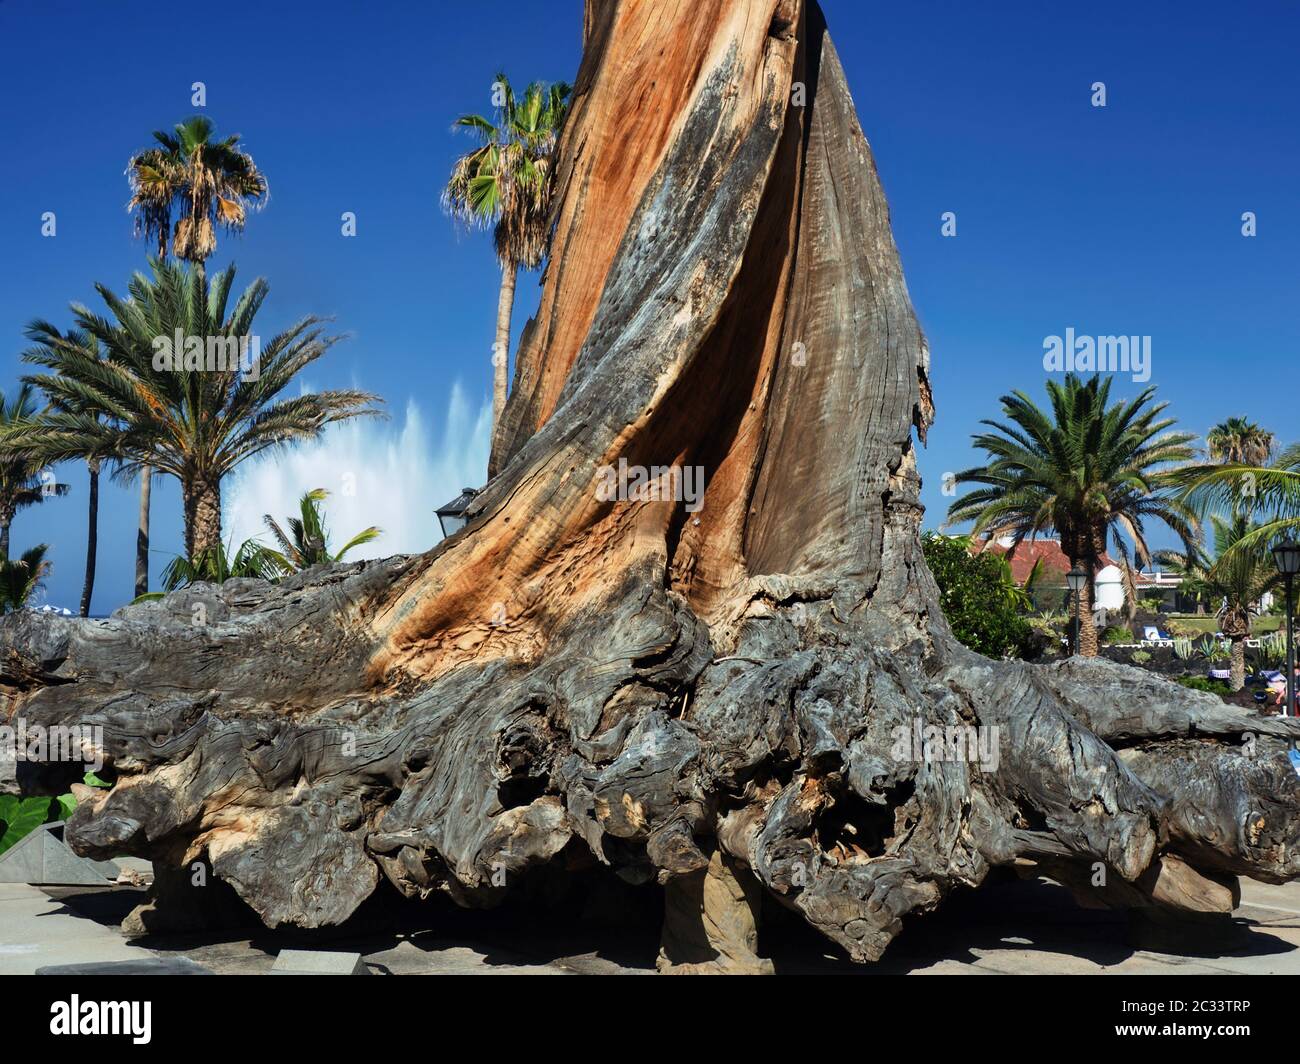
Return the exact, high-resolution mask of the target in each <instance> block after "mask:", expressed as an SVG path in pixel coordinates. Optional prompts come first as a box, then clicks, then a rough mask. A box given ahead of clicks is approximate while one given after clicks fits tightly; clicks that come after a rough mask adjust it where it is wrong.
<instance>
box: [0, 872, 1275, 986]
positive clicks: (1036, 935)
mask: <svg viewBox="0 0 1300 1064" xmlns="http://www.w3.org/2000/svg"><path fill="white" fill-rule="evenodd" d="M614 889H615V891H617V890H623V891H624V892H625V893H624V895H617V894H615V895H611V896H608V897H606V898H604V899H596V900H594V901H593V900H592V899H590V898H589V899H588V900H587V901H586V903H585V904H584V905H582V906H576V907H575V906H569V907H568V908H567V909H560V910H551V911H548V912H545V913H541V914H539V913H537V912H536V911H531V912H530V911H523V910H520V911H510V910H497V911H496V912H491V913H481V912H479V913H469V912H464V911H462V910H458V909H455V908H454V907H452V906H450V905H449V904H443V903H441V902H426V903H423V904H421V905H418V906H416V905H407V904H406V903H393V904H390V905H387V906H386V907H382V906H381V907H374V908H372V909H371V910H370V911H367V912H363V913H362V914H359V916H358V917H357V918H354V919H353V920H352V921H349V923H348V924H347V925H345V926H344V927H340V928H331V929H324V930H320V931H314V932H309V931H300V930H293V929H287V930H277V931H268V930H265V929H262V928H255V929H250V928H244V929H241V930H233V931H228V932H222V933H205V934H202V935H151V936H149V937H147V938H144V939H137V940H135V941H133V942H127V941H126V940H125V938H124V937H123V936H122V934H121V932H120V931H119V930H118V928H117V923H118V921H120V920H121V918H122V917H123V916H124V915H125V914H126V913H127V912H128V911H129V910H130V909H131V908H132V907H133V906H134V905H135V904H137V903H138V902H139V901H140V900H141V898H142V897H143V894H142V892H141V891H139V890H137V889H131V888H122V887H105V888H84V887H69V888H53V887H51V888H44V889H42V888H37V887H30V886H15V885H7V884H5V885H0V974H30V973H32V972H34V971H35V970H36V969H37V968H38V967H42V966H45V965H53V964H69V963H78V962H80V963H85V962H93V961H123V960H143V959H147V958H150V957H160V958H169V957H177V956H181V957H187V958H189V959H191V960H193V961H196V962H198V963H199V964H202V965H204V966H205V967H207V968H208V969H210V970H212V971H214V972H218V973H222V974H247V975H255V974H263V973H266V972H268V971H270V969H271V966H272V964H273V963H274V960H275V957H276V955H277V954H278V952H279V951H280V950H281V949H286V948H297V949H327V950H340V951H356V952H360V953H362V954H363V956H364V958H365V961H366V964H367V966H368V967H369V968H370V970H371V971H372V972H374V973H376V974H391V975H426V974H484V975H486V974H510V973H528V974H537V975H562V974H571V973H579V972H580V973H591V974H627V975H635V974H645V973H649V972H652V971H653V970H654V957H655V949H656V944H657V919H658V918H657V914H655V912H654V911H653V901H652V900H651V899H653V894H648V893H638V892H632V891H630V890H628V889H627V888H621V887H618V888H614ZM1162 935H1163V938H1162V940H1161V948H1160V949H1146V948H1141V947H1140V945H1135V944H1134V943H1135V942H1139V943H1141V941H1142V939H1140V938H1135V937H1134V933H1133V930H1132V928H1131V927H1130V923H1129V920H1128V918H1127V917H1126V916H1125V915H1124V914H1122V913H1113V912H1105V911H1101V912H1098V911H1092V910H1083V909H1079V908H1077V907H1076V906H1075V905H1074V904H1073V902H1072V901H1071V899H1070V897H1069V895H1068V894H1067V893H1066V892H1065V891H1064V890H1062V889H1061V888H1059V887H1057V886H1056V885H1054V884H1052V883H1049V882H1047V881H1042V880H1039V881H1030V882H1017V881H1014V880H1008V881H1005V882H999V883H996V884H986V885H985V886H984V887H982V888H981V889H980V890H979V891H975V892H967V893H962V894H958V895H954V896H953V897H950V898H949V899H948V901H947V902H946V903H945V904H944V906H943V908H941V909H940V911H939V912H937V913H934V914H930V915H928V916H922V917H919V918H916V919H913V920H911V921H910V922H909V923H908V925H907V928H906V930H905V931H904V933H903V934H902V935H901V936H900V937H899V938H898V940H897V941H895V942H894V944H893V945H892V946H891V947H890V950H889V952H888V953H887V954H886V956H885V958H884V959H883V960H882V961H881V962H880V963H878V964H875V965H870V966H861V967H860V966H857V965H853V964H850V963H848V962H847V961H845V960H844V959H843V958H842V957H840V956H839V955H838V953H837V952H836V951H835V949H834V948H833V947H831V946H830V945H829V944H828V943H827V942H825V941H824V940H823V939H821V938H820V936H817V935H815V934H813V933H812V932H810V931H808V930H807V929H806V928H805V927H804V926H803V925H802V924H801V923H800V922H798V921H796V920H794V919H793V918H790V917H786V916H783V915H782V914H781V913H780V912H779V911H777V912H775V913H773V914H772V918H771V919H768V922H767V924H766V925H765V928H764V935H763V940H762V943H761V945H762V949H763V951H764V952H765V953H766V954H767V955H769V956H771V957H772V958H773V960H774V961H775V962H776V966H777V970H778V971H779V972H788V973H800V972H821V973H832V972H841V973H844V974H858V975H896V974H909V975H939V974H956V975H1001V974H1044V975H1047V974H1067V973H1068V974H1103V975H1129V974H1169V975H1197V974H1218V975H1222V974H1254V975H1273V974H1300V883H1297V884H1289V885H1287V886H1282V887H1274V886H1267V885H1265V884H1260V883H1253V882H1250V881H1244V882H1243V884H1242V904H1241V907H1240V908H1239V909H1238V910H1237V912H1236V913H1235V914H1234V918H1233V920H1232V921H1231V923H1230V924H1228V925H1227V930H1226V934H1225V933H1224V931H1222V930H1220V932H1219V933H1217V934H1214V935H1213V936H1211V938H1212V939H1213V940H1211V938H1207V937H1205V935H1203V934H1202V933H1201V932H1199V931H1198V930H1196V929H1191V930H1188V929H1185V928H1176V929H1174V931H1173V933H1172V934H1170V932H1169V929H1167V928H1166V929H1164V930H1163V932H1162Z"/></svg>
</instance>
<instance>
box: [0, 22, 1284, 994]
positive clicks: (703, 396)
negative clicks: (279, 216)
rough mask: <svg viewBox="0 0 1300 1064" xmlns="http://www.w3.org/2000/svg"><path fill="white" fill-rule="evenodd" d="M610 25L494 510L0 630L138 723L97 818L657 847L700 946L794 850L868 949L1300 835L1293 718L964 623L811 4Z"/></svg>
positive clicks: (41, 713) (896, 310)
mask: <svg viewBox="0 0 1300 1064" xmlns="http://www.w3.org/2000/svg"><path fill="white" fill-rule="evenodd" d="M586 30H587V47H586V51H585V55H584V59H583V63H582V67H581V70H580V71H579V74H578V77H577V82H576V87H575V92H574V102H573V110H572V114H571V117H570V119H569V121H568V123H567V125H566V128H565V130H564V134H563V137H562V141H561V144H560V148H559V160H560V170H559V172H558V177H559V180H560V184H559V190H560V191H559V198H558V206H557V214H556V230H555V237H554V243H553V247H552V255H551V263H550V267H549V268H548V271H547V274H546V277H545V284H544V288H543V293H542V299H541V305H540V307H539V310H538V313H537V315H536V317H535V318H534V320H533V321H532V322H531V323H530V324H529V326H528V329H527V332H526V334H525V338H524V341H523V343H522V345H521V349H520V352H519V355H518V359H517V367H516V374H515V390H514V393H513V394H512V396H511V398H510V401H509V404H508V405H507V407H506V410H505V412H504V415H503V418H502V420H501V422H500V423H499V425H498V432H497V435H496V447H495V452H494V455H493V460H492V469H493V471H494V475H493V477H492V478H491V480H490V481H489V483H488V484H487V486H486V487H485V489H484V490H483V491H482V493H481V494H479V496H478V497H477V498H476V499H475V501H474V503H473V504H472V506H471V509H470V512H469V514H468V517H469V520H468V523H467V525H466V527H465V528H464V529H463V530H462V531H461V532H459V533H458V534H457V535H455V536H453V537H451V538H450V539H448V540H445V541H444V542H443V543H441V544H439V546H438V547H436V548H435V549H433V550H432V551H430V552H429V553H427V554H425V555H422V556H419V557H411V558H396V559H390V560H389V561H386V562H377V563H359V564H355V565H349V566H338V567H335V568H333V569H330V570H324V571H320V570H318V571H313V572H311V573H305V574H300V575H298V576H294V577H291V578H289V579H287V580H286V581H284V582H283V583H282V584H281V585H279V586H278V587H270V586H268V585H265V584H262V583H260V582H256V581H242V580H240V581H230V582H228V583H227V584H225V585H224V586H223V587H220V588H216V587H210V586H199V587H195V588H191V589H188V590H186V591H182V592H177V593H175V594H172V595H169V596H168V597H167V598H166V599H164V600H162V601H161V602H155V603H145V604H141V605H139V606H131V607H128V608H126V609H124V610H122V611H120V613H119V614H118V616H117V617H115V618H114V619H113V620H111V621H108V622H100V623H98V624H94V625H88V624H85V623H79V622H73V621H69V620H66V619H49V618H43V617H36V616H32V615H28V614H22V615H19V616H16V617H13V618H10V619H8V620H7V621H6V622H5V625H4V627H3V628H2V629H0V635H2V636H3V640H4V643H5V644H6V648H7V654H6V658H5V660H6V662H7V664H6V665H5V676H6V678H7V679H6V682H7V684H8V688H9V692H10V698H11V702H12V705H11V711H16V712H19V713H22V714H24V715H25V716H26V717H27V718H28V719H29V721H31V722H42V723H54V722H64V723H74V722H76V723H83V722H84V723H90V724H97V725H100V726H102V727H103V729H104V745H105V748H106V753H107V756H108V758H109V764H110V768H109V771H111V772H112V773H114V774H115V779H116V785H115V786H114V787H113V788H112V790H111V791H109V792H107V793H106V794H102V795H94V796H91V797H90V799H89V800H88V801H87V802H86V803H84V804H83V805H81V806H80V807H79V808H78V809H77V812H76V813H75V814H74V816H73V818H72V820H71V822H70V824H69V827H68V829H67V838H68V840H69V841H70V843H71V844H72V845H73V846H74V848H76V849H77V850H79V851H80V852H82V853H87V854H93V855H97V856H109V855H115V854H120V853H139V854H146V855H149V856H152V857H153V858H154V859H155V861H156V862H158V863H159V865H160V866H162V867H164V868H169V869H179V868H181V867H182V866H184V865H186V864H187V863H189V862H192V861H198V860H204V861H207V862H210V864H211V869H212V873H213V874H214V875H215V876H216V877H217V878H218V879H220V880H224V881H225V882H226V883H229V884H231V885H232V886H233V887H234V889H235V890H236V891H237V892H238V893H239V895H240V896H242V897H243V898H244V899H245V900H246V901H247V902H248V903H249V904H250V905H251V906H252V907H253V908H254V909H255V910H256V911H257V912H258V913H259V914H260V916H261V918H262V919H263V920H264V921H266V923H268V924H270V925H275V924H278V923H281V922H289V923H294V924H300V925H308V926H315V925H320V924H326V923H334V922H337V921H340V920H342V919H344V918H345V917H347V916H348V914H350V913H351V912H353V911H354V910H355V909H356V907H357V906H358V905H359V904H360V902H361V901H362V900H363V899H364V898H365V897H366V896H368V895H369V894H370V893H371V892H372V891H374V890H375V889H376V886H377V884H378V882H379V880H380V877H381V876H382V877H386V878H387V879H388V880H389V881H390V882H391V883H392V884H393V885H395V886H396V887H397V888H398V889H399V890H401V891H402V892H403V893H405V894H407V895H410V896H419V897H423V896H427V895H429V894H430V893H432V892H435V891H443V892H446V893H448V894H450V895H451V896H452V897H454V898H455V899H456V900H457V901H459V902H461V903H463V904H466V905H488V904H491V903H493V902H494V901H496V900H497V899H499V898H500V897H501V896H502V895H503V894H504V893H505V892H507V891H509V890H511V889H512V888H515V887H516V886H518V885H519V884H520V883H521V881H522V880H524V879H525V877H526V876H527V875H528V874H529V872H530V870H532V869H534V868H537V867H538V866H542V865H546V864H548V863H551V862H557V863H561V862H562V863H563V866H564V867H567V868H571V869H573V868H578V867H580V866H581V860H580V858H583V857H584V856H585V860H586V861H587V862H588V863H592V862H600V863H603V864H606V865H609V866H612V867H613V868H614V869H615V870H617V871H618V873H619V874H620V875H622V876H623V877H625V878H627V879H629V880H632V881H634V882H643V883H651V882H655V883H658V884H662V885H663V886H664V888H665V890H666V894H667V897H668V914H669V916H668V921H667V924H666V927H665V947H664V954H663V957H662V958H661V960H662V962H663V963H664V964H666V965H667V966H669V967H672V966H675V965H678V964H680V965H684V966H689V968H688V970H700V968H701V967H703V968H704V969H705V970H708V967H709V965H710V964H712V965H714V966H721V967H727V966H730V965H732V964H734V965H735V966H736V967H737V968H738V969H739V970H762V969H763V965H762V964H761V963H760V962H757V961H756V959H755V958H754V957H753V948H754V944H755V943H756V941H757V940H756V938H755V934H756V927H757V924H756V921H755V920H754V919H753V918H752V917H753V916H755V915H756V913H754V912H753V910H754V909H755V907H756V905H757V900H756V899H757V898H759V897H760V896H761V895H763V894H766V895H767V896H769V897H771V898H775V899H777V900H778V901H780V902H781V903H783V904H785V905H787V906H789V907H791V908H792V909H794V910H795V911H797V912H798V913H800V914H802V915H803V917H804V918H805V919H806V920H807V921H808V922H809V923H810V924H812V925H813V926H814V927H816V928H818V929H819V930H820V931H821V932H823V933H824V934H825V935H826V936H827V937H828V938H830V939H832V940H833V941H835V942H837V943H839V944H840V945H841V946H842V947H843V948H844V950H845V951H847V953H848V954H849V955H850V956H851V957H853V958H854V959H857V960H871V959H875V958H878V957H879V956H880V955H881V953H882V951H883V950H884V949H885V948H886V946H887V945H888V943H889V942H890V940H891V939H892V938H893V937H894V936H895V935H896V934H897V933H898V931H899V930H900V927H901V921H902V919H903V918H904V917H905V916H907V915H908V914H912V913H919V912H923V911H926V910H929V909H933V908H934V907H935V906H937V905H938V904H939V903H940V902H941V901H942V900H943V898H944V896H945V894H946V893H947V892H948V891H949V890H950V889H951V888H953V887H954V886H957V885H966V886H974V885H977V884H979V883H980V882H981V880H983V879H984V877H985V875H986V874H987V873H988V871H989V869H990V868H991V867H992V866H996V865H1009V864H1012V863H1017V864H1022V865H1023V864H1024V863H1026V862H1034V863H1035V864H1036V865H1037V867H1039V868H1040V869H1042V870H1044V871H1046V872H1050V873H1051V874H1052V875H1053V876H1055V877H1057V878H1059V879H1060V880H1062V881H1063V882H1066V883H1067V884H1069V885H1071V886H1072V887H1073V888H1074V889H1076V890H1078V891H1080V892H1088V893H1090V895H1091V896H1092V897H1093V898H1094V899H1095V900H1099V901H1103V902H1108V903H1111V904H1117V905H1141V906H1166V907H1173V908H1190V909H1207V908H1208V909H1218V910H1222V909H1224V908H1225V907H1227V906H1228V905H1230V904H1231V899H1232V897H1233V891H1232V889H1231V887H1232V883H1231V880H1232V877H1233V876H1235V875H1238V874H1245V875H1251V876H1256V877H1258V878H1261V879H1265V880H1270V881H1281V880H1284V879H1287V878H1291V877H1294V876H1296V875H1297V874H1300V855H1298V854H1297V850H1296V836H1297V832H1298V831H1300V827H1298V823H1297V817H1296V813H1297V810H1298V809H1300V793H1298V787H1297V784H1298V782H1300V781H1297V778H1296V775H1295V773H1294V772H1293V771H1292V769H1291V768H1290V765H1289V763H1288V761H1287V758H1286V756H1285V752H1284V747H1285V742H1284V740H1285V738H1286V737H1287V736H1291V735H1297V734H1300V727H1298V726H1297V725H1296V724H1295V723H1294V722H1291V721H1283V720H1279V719H1274V718H1261V717H1257V716H1253V715H1249V714H1245V713H1242V712H1240V711H1238V710H1235V709H1232V708H1230V707H1227V706H1226V705H1224V704H1223V703H1222V702H1221V701H1220V700H1219V699H1217V698H1215V697H1213V696H1211V695H1207V694H1202V693H1197V692H1192V691H1187V690H1185V689H1183V688H1180V687H1177V686H1175V685H1172V684H1169V683H1166V682H1164V681H1162V680H1159V679H1157V678H1154V677H1152V676H1150V675H1148V674H1145V673H1142V672H1139V671H1137V670H1133V669H1128V668H1123V667H1120V666H1116V665H1113V664H1110V663H1107V662H1104V661H1100V660H1091V661H1089V660H1079V659H1074V660H1071V661H1068V662H1065V663H1063V664H1058V665H1055V666H1050V667H1035V666H1031V665H1027V664H1024V663H1019V662H993V661H989V660H987V659H984V658H981V657H979V656H978V655H976V654H974V653H971V652H969V651H967V650H965V649H964V648H963V647H961V646H960V645H959V644H957V643H956V642H955V641H954V639H953V638H952V636H951V634H950V632H949V631H948V628H947V626H946V625H945V623H944V621H943V617H942V615H941V613H940V610H939V606H938V600H937V595H936V590H935V587H934V584H933V582H932V580H931V578H930V575H929V573H928V572H927V571H926V568H925V564H924V561H923V559H922V554H921V547H920V542H919V524H920V520H921V513H922V511H921V507H920V505H919V502H918V487H919V484H918V478H917V473H916V462H915V455H914V452H913V447H914V445H915V437H916V436H920V437H921V438H922V439H923V438H924V433H925V430H926V427H927V425H928V424H929V421H930V418H931V401H930V387H929V383H928V354H927V350H926V345H925V341H924V339H923V338H922V336H921V333H920V330H919V328H918V327H917V323H916V319H915V316H914V315H913V312H912V308H911V306H910V303H909V300H908V295H907V290H906V287H905V285H904V282H903V276H902V270H901V268H900V265H899V261H898V255H897V251H896V249H895V247H894V243H893V239H892V236H891V233H890V228H889V219H888V209H887V206H886V202H885V198H884V195H883V192H882V190H881V186H880V182H879V179H878V177H877V175H876V169H875V164H874V162H873V159H872V155H871V151H870V148H869V147H868V145H867V142H866V139H865V138H864V136H863V134H862V131H861V129H860V128H859V126H858V122H857V119H856V117H855V113H854V108H853V103H852V101H851V99H850V97H849V93H848V89H847V86H846V84H845V79H844V74H843V72H842V70H841V67H840V63H839V60H838V58H837V57H836V53H835V50H834V48H833V47H832V45H831V42H830V38H829V37H828V36H827V34H826V31H825V27H824V24H823V22H822V19H821V14H820V12H819V11H818V9H817V8H816V7H815V6H812V5H809V6H808V7H807V8H805V7H804V4H803V2H802V0H751V2H745V3H742V2H737V0H696V2H695V3H692V4H686V5H678V6H676V7H673V8H671V9H667V8H665V7H664V6H663V5H658V4H645V3H635V2H631V0H608V2H605V3H593V4H592V5H591V6H590V7H589V8H588V14H587V20H586ZM636 467H651V468H653V467H661V468H660V469H659V470H658V473H659V475H658V476H657V477H656V478H654V479H651V480H650V481H649V482H648V483H647V482H646V481H645V480H644V479H643V478H641V477H640V476H639V475H638V470H637V468H636ZM697 471H698V472H699V478H698V479H697ZM611 486H612V487H613V489H614V490H612V491H611V490H608V489H610V487H611ZM697 488H699V489H702V496H701V495H700V494H699V493H698V492H697V490H696V489H697ZM200 604H201V605H202V607H203V608H202V609H197V607H198V606H199V605H200ZM196 618H201V620H202V623H196ZM60 768H61V766H46V768H45V769H44V772H45V773H46V774H47V775H50V776H53V775H57V774H58V771H59V769H60ZM37 782H38V781H37V780H35V779H32V780H29V781H28V785H29V786H34V785H36V783H37ZM46 782H47V783H52V782H54V781H53V780H47V781H46ZM573 874H579V873H578V872H574V873H573ZM173 878H175V877H174V876H173ZM167 901H168V899H167V897H166V896H165V894H164V896H162V897H160V898H159V899H158V901H157V912H158V913H159V914H161V913H162V912H163V911H164V910H165V908H166V904H167ZM741 910H744V911H741ZM151 913H152V910H150V913H146V914H142V916H141V921H140V922H141V923H144V924H146V925H147V923H148V919H147V917H148V916H149V915H150V914H151ZM696 921H698V926H695V922H696ZM701 951H703V954H704V955H703V956H701V955H700V954H701ZM709 951H712V954H713V957H712V959H710V956H709Z"/></svg>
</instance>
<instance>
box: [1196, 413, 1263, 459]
mask: <svg viewBox="0 0 1300 1064" xmlns="http://www.w3.org/2000/svg"><path fill="white" fill-rule="evenodd" d="M1276 445H1277V440H1276V438H1275V437H1274V435H1273V433H1271V432H1269V431H1268V430H1267V429H1262V428H1260V427H1259V426H1258V425H1257V424H1255V422H1253V421H1249V420H1247V419H1246V418H1244V417H1230V418H1226V419H1224V420H1223V421H1220V422H1219V423H1218V424H1217V425H1215V426H1214V428H1212V429H1210V433H1209V435H1208V436H1206V438H1205V449H1206V453H1207V454H1208V455H1209V458H1210V461H1211V462H1220V463H1226V464H1235V465H1252V466H1260V465H1265V464H1266V463H1267V462H1268V460H1269V457H1270V456H1271V455H1272V453H1273V448H1274V447H1275V446H1276Z"/></svg>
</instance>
